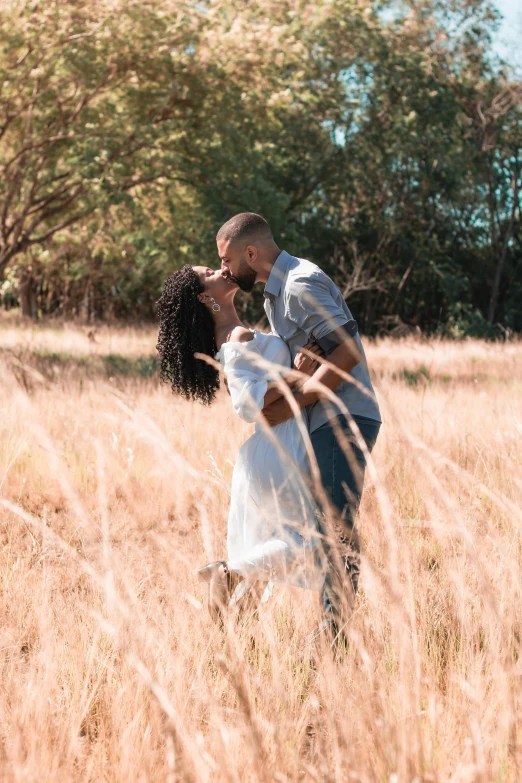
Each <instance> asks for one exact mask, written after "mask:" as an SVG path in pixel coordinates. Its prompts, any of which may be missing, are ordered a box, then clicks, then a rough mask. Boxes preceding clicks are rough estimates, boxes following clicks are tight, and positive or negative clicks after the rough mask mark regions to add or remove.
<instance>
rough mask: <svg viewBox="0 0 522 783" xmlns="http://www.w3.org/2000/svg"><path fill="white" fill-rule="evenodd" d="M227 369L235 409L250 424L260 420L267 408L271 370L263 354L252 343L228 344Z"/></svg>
mask: <svg viewBox="0 0 522 783" xmlns="http://www.w3.org/2000/svg"><path fill="white" fill-rule="evenodd" d="M224 359H225V362H224V371H225V375H226V378H227V382H228V390H229V392H230V397H231V399H232V405H233V407H234V410H235V412H236V413H237V414H238V416H240V417H241V418H242V419H243V420H244V421H247V422H248V423H249V424H251V423H252V422H255V421H257V419H258V418H259V413H260V411H261V410H262V409H263V403H264V399H265V394H266V390H267V388H268V377H269V376H268V373H267V370H266V367H262V366H261V364H262V357H261V355H260V354H259V352H258V351H257V350H256V348H255V347H254V346H252V347H250V344H249V343H245V344H244V345H241V346H237V344H232V343H230V344H229V345H225V346H224Z"/></svg>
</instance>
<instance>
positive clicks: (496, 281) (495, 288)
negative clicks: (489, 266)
mask: <svg viewBox="0 0 522 783" xmlns="http://www.w3.org/2000/svg"><path fill="white" fill-rule="evenodd" d="M506 250H507V243H504V245H503V247H502V250H501V252H500V255H499V258H498V261H497V267H496V269H495V277H494V278H493V285H492V287H491V296H490V298H489V307H488V324H492V323H493V321H494V319H495V313H496V312H497V304H498V294H499V291H500V281H501V280H502V270H503V268H504V261H505V260H506Z"/></svg>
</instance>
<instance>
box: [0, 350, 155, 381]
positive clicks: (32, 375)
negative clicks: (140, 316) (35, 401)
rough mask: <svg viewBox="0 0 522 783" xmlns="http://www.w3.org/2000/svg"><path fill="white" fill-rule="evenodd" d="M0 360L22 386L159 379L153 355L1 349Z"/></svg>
mask: <svg viewBox="0 0 522 783" xmlns="http://www.w3.org/2000/svg"><path fill="white" fill-rule="evenodd" d="M0 359H1V360H3V361H4V362H5V363H6V365H7V366H8V367H9V368H10V369H11V371H12V372H13V374H14V375H15V377H16V378H17V380H19V381H20V382H21V383H22V385H23V386H25V387H26V388H27V387H32V386H33V385H34V382H35V381H36V382H37V381H38V377H37V376H41V380H43V381H49V382H56V381H59V380H61V381H63V380H66V379H67V380H73V379H75V378H78V379H80V378H81V379H93V380H94V379H105V380H110V379H116V378H122V379H124V378H125V379H137V380H139V379H145V380H146V379H153V378H154V379H158V361H157V357H156V356H154V355H144V356H124V355H123V354H117V353H110V354H95V353H92V354H88V355H78V354H73V353H68V352H66V351H41V350H40V351H38V350H36V351H35V350H33V351H31V350H27V349H18V350H6V349H0Z"/></svg>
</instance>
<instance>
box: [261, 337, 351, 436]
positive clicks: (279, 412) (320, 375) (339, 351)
mask: <svg viewBox="0 0 522 783" xmlns="http://www.w3.org/2000/svg"><path fill="white" fill-rule="evenodd" d="M361 359H362V357H361V354H360V352H359V349H358V347H357V343H356V342H355V340H354V339H353V338H352V337H348V336H347V337H346V338H345V339H344V340H343V341H342V342H340V343H339V344H338V345H337V346H336V347H335V348H334V349H333V351H332V352H331V353H329V354H328V356H327V357H326V361H327V362H328V363H327V364H321V365H320V367H319V368H318V369H317V370H316V372H315V373H314V374H313V375H312V376H311V377H310V378H308V380H306V381H305V382H304V384H303V385H302V386H301V388H300V389H299V390H297V391H294V394H293V397H294V399H295V401H296V403H297V405H298V406H299V408H306V407H307V406H308V405H313V403H314V402H317V400H319V399H320V398H321V396H322V392H321V389H320V386H325V387H326V388H327V389H330V391H335V389H336V388H337V387H338V386H339V384H340V383H341V381H342V380H343V378H342V375H339V373H337V372H336V368H338V369H339V370H340V371H341V372H342V373H349V372H351V371H352V370H353V368H354V367H355V366H356V365H357V364H359V362H360V361H361ZM293 415H294V413H293V411H292V409H291V407H290V405H289V403H288V402H287V400H286V398H285V397H281V398H280V399H278V400H276V401H275V402H273V403H272V404H270V405H268V406H265V408H264V409H263V416H264V417H265V419H266V421H267V422H268V424H270V426H271V427H274V426H275V425H276V424H281V422H283V421H286V420H287V419H291V418H292V416H293Z"/></svg>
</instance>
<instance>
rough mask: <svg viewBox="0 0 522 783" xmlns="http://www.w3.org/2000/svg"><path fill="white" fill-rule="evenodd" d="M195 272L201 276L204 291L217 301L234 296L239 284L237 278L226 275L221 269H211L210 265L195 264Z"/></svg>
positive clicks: (200, 280)
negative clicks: (232, 278)
mask: <svg viewBox="0 0 522 783" xmlns="http://www.w3.org/2000/svg"><path fill="white" fill-rule="evenodd" d="M192 268H193V270H194V272H195V273H196V274H197V276H198V277H199V282H200V283H201V285H202V287H203V290H204V292H205V293H206V294H207V295H208V296H211V297H212V298H213V299H215V300H216V302H222V301H223V300H224V299H227V298H229V297H230V296H233V295H234V294H235V292H236V291H237V290H238V288H239V286H238V284H237V283H236V282H235V280H231V279H230V278H227V277H224V276H223V272H222V271H221V269H210V267H208V266H194V267H192Z"/></svg>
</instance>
